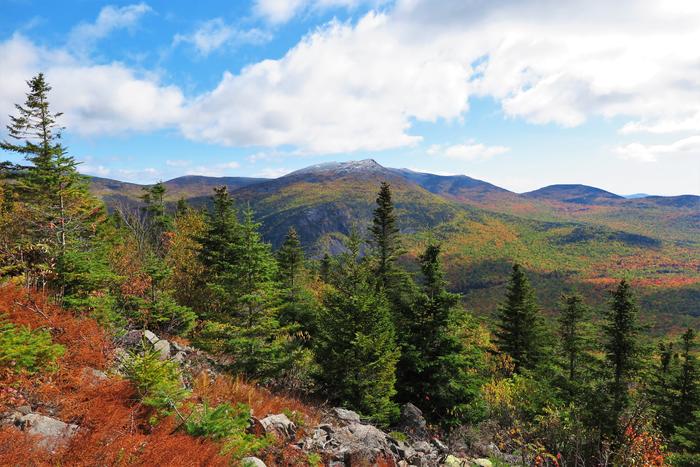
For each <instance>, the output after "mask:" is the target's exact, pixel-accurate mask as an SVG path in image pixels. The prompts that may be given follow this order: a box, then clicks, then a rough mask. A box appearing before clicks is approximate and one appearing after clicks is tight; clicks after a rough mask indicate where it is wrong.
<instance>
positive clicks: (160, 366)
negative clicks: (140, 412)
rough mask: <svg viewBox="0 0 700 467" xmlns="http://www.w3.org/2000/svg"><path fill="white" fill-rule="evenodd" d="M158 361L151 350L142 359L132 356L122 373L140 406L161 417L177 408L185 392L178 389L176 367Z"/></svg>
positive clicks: (180, 388) (178, 375)
mask: <svg viewBox="0 0 700 467" xmlns="http://www.w3.org/2000/svg"><path fill="white" fill-rule="evenodd" d="M159 357H160V353H159V352H157V351H155V350H147V351H146V352H145V353H144V354H143V355H138V354H132V355H131V356H130V358H128V359H127V361H126V363H125V365H124V369H123V371H124V374H125V375H126V377H127V379H128V380H129V381H131V382H132V383H133V384H134V386H135V387H136V391H137V393H138V395H139V398H140V399H141V403H142V404H143V405H145V406H147V407H151V408H153V409H155V410H156V411H157V412H158V414H160V415H165V414H168V413H170V412H171V410H173V409H176V408H177V407H178V405H179V404H180V403H181V402H182V400H183V399H184V398H185V397H187V394H188V391H187V390H186V389H185V388H184V387H183V386H182V381H181V375H180V367H179V366H178V364H177V363H176V362H173V361H169V360H164V361H163V360H160V358H159Z"/></svg>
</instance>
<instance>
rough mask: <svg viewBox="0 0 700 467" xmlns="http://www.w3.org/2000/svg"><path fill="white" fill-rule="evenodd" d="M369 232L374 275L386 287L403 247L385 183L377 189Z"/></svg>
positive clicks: (389, 189) (388, 188)
mask: <svg viewBox="0 0 700 467" xmlns="http://www.w3.org/2000/svg"><path fill="white" fill-rule="evenodd" d="M369 232H370V239H369V244H370V246H371V247H372V253H373V255H374V257H375V260H376V266H375V273H376V274H377V278H378V283H379V285H381V286H383V287H387V285H388V283H389V277H390V275H391V274H392V272H393V270H394V263H395V262H396V259H397V258H398V257H399V255H400V254H401V253H402V252H403V249H402V248H403V247H402V246H401V236H400V234H399V227H398V225H397V222H396V214H395V212H394V204H393V202H392V200H391V188H390V187H389V184H388V183H386V182H382V184H381V186H380V188H379V194H378V195H377V208H376V209H375V210H374V217H373V219H372V225H371V226H370V229H369Z"/></svg>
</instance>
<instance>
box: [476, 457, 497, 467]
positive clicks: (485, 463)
mask: <svg viewBox="0 0 700 467" xmlns="http://www.w3.org/2000/svg"><path fill="white" fill-rule="evenodd" d="M472 465H478V466H479V467H493V464H492V463H491V461H490V460H488V459H483V458H480V459H472Z"/></svg>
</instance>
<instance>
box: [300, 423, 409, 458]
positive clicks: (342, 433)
mask: <svg viewBox="0 0 700 467" xmlns="http://www.w3.org/2000/svg"><path fill="white" fill-rule="evenodd" d="M299 446H300V447H302V449H304V450H305V451H313V452H318V453H320V454H323V455H324V457H326V458H328V459H331V460H335V461H342V462H344V465H373V464H374V463H375V462H376V461H377V459H379V458H383V459H385V460H387V459H389V460H396V455H395V453H394V452H392V446H391V445H390V438H389V437H388V436H387V435H386V434H385V433H384V432H382V431H381V430H379V429H377V428H375V427H374V426H372V425H366V424H363V423H358V422H355V423H350V424H349V425H347V426H343V427H331V426H330V425H321V426H319V427H316V429H315V430H314V431H313V433H312V434H311V435H310V436H308V437H306V438H305V439H303V440H302V442H301V443H299ZM393 447H394V449H396V447H395V446H393ZM340 465H343V464H340Z"/></svg>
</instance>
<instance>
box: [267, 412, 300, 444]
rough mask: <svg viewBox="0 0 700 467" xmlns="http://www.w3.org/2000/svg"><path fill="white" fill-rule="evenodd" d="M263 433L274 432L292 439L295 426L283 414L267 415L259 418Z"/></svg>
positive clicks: (284, 437) (295, 429) (294, 433)
mask: <svg viewBox="0 0 700 467" xmlns="http://www.w3.org/2000/svg"><path fill="white" fill-rule="evenodd" d="M260 424H261V425H262V426H263V428H264V429H265V433H276V434H278V435H280V436H281V437H282V438H283V439H287V440H290V439H294V436H295V435H296V432H297V427H296V425H295V424H294V422H292V421H291V420H290V419H289V418H287V416H286V415H285V414H277V415H268V416H267V417H265V418H263V419H262V420H260Z"/></svg>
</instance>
